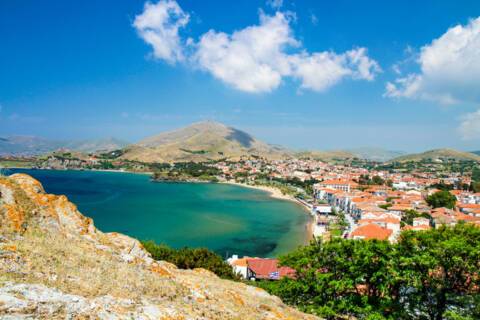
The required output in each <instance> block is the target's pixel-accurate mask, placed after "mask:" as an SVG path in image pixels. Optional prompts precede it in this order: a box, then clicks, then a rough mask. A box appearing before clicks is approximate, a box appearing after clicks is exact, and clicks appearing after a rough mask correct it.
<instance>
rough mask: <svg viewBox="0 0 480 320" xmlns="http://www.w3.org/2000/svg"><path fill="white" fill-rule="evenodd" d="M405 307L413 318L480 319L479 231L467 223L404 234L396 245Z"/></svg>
mask: <svg viewBox="0 0 480 320" xmlns="http://www.w3.org/2000/svg"><path fill="white" fill-rule="evenodd" d="M397 251H398V272H399V273H400V275H401V277H402V279H403V282H404V283H403V287H404V288H405V290H408V294H405V295H404V297H403V299H405V300H404V303H403V305H404V307H405V310H408V311H409V316H411V317H412V318H428V319H431V320H441V319H444V317H445V313H446V311H447V310H450V311H456V312H455V314H456V315H457V316H467V315H471V316H474V318H477V319H478V317H480V310H479V308H480V303H479V299H480V298H479V294H480V287H479V286H480V279H479V266H480V229H479V228H477V227H475V226H473V225H470V224H469V225H467V224H463V223H462V224H459V225H457V226H455V227H454V228H449V227H445V226H443V227H441V228H440V229H438V230H432V231H430V232H414V231H409V232H404V233H402V235H401V238H400V240H399V243H398V246H397Z"/></svg>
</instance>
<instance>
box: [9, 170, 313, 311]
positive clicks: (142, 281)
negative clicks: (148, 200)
mask: <svg viewBox="0 0 480 320" xmlns="http://www.w3.org/2000/svg"><path fill="white" fill-rule="evenodd" d="M0 275H1V281H0V301H1V303H0V318H2V319H3V318H4V317H6V318H8V319H218V320H219V319H238V318H239V316H241V318H242V319H312V320H313V319H317V318H316V317H314V316H312V315H306V314H303V313H301V312H299V311H297V310H295V309H293V308H291V307H288V306H286V305H285V304H283V303H282V301H281V300H280V299H279V298H277V297H275V296H271V295H269V294H268V293H267V292H266V291H264V290H262V289H259V288H257V287H252V286H248V285H246V284H245V283H240V282H234V281H230V280H223V279H220V278H219V277H217V276H216V275H215V274H213V273H212V272H210V271H207V270H205V269H201V268H197V269H193V270H181V269H177V267H176V266H174V265H173V264H171V263H168V262H164V261H155V260H154V259H152V257H151V255H150V254H149V253H148V252H147V251H146V250H145V249H144V248H143V246H142V245H141V243H140V242H139V241H138V240H136V239H133V238H130V237H128V236H126V235H123V234H119V233H116V232H112V233H103V232H101V231H100V230H98V229H97V228H95V226H94V224H93V221H92V219H90V218H87V217H85V216H84V215H82V214H81V213H80V212H79V211H78V209H77V207H76V206H75V205H74V204H73V203H71V202H69V201H68V199H67V198H66V197H65V196H57V195H52V194H46V193H45V191H44V189H43V187H42V185H41V184H40V183H39V182H38V181H36V180H35V179H33V178H32V177H30V176H28V175H25V174H14V175H12V176H10V177H1V176H0Z"/></svg>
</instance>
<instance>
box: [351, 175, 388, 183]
mask: <svg viewBox="0 0 480 320" xmlns="http://www.w3.org/2000/svg"><path fill="white" fill-rule="evenodd" d="M358 183H359V184H361V185H384V184H385V183H386V181H385V180H384V179H383V178H382V177H380V176H373V177H372V178H371V179H370V176H369V175H368V174H362V175H361V176H360V177H359V179H358Z"/></svg>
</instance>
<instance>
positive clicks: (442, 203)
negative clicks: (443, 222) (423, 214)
mask: <svg viewBox="0 0 480 320" xmlns="http://www.w3.org/2000/svg"><path fill="white" fill-rule="evenodd" d="M426 200H427V203H428V204H429V205H430V206H432V207H434V208H442V207H445V208H449V209H453V208H455V204H456V202H457V198H456V197H455V196H454V195H453V194H451V193H450V192H448V191H446V190H442V191H438V192H435V193H434V194H432V195H430V196H428V197H427V199H426Z"/></svg>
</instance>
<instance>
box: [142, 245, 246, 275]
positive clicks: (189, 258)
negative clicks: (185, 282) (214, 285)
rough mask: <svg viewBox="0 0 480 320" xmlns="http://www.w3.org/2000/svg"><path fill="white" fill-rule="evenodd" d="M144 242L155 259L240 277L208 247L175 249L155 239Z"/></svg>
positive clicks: (179, 266) (182, 267)
mask: <svg viewBox="0 0 480 320" xmlns="http://www.w3.org/2000/svg"><path fill="white" fill-rule="evenodd" d="M142 244H143V246H144V247H145V249H146V250H147V251H148V252H150V254H151V255H152V257H153V258H154V259H155V260H162V261H167V262H170V263H173V264H174V265H176V266H177V267H178V268H180V269H194V268H204V269H207V270H210V271H212V272H213V273H215V274H216V275H217V276H219V277H220V278H224V279H233V280H237V279H238V276H237V275H236V274H234V273H233V270H232V267H231V266H230V265H228V264H227V263H226V262H225V261H223V259H222V257H220V256H219V255H218V254H216V253H215V252H213V251H211V250H209V249H207V248H186V247H185V248H181V249H173V248H170V247H169V246H167V245H164V244H156V243H155V242H153V241H145V242H142Z"/></svg>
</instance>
